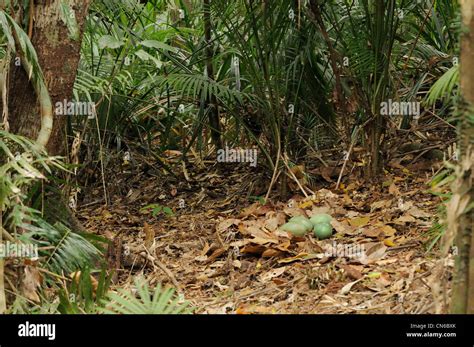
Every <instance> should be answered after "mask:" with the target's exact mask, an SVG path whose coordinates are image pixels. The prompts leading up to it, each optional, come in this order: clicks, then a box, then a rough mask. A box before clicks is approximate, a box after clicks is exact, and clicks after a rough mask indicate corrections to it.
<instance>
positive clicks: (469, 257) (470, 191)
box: [448, 0, 474, 314]
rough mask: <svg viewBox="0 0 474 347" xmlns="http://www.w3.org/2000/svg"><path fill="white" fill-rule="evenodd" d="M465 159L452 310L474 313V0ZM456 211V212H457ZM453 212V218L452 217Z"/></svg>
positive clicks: (456, 199) (457, 197) (466, 12)
mask: <svg viewBox="0 0 474 347" xmlns="http://www.w3.org/2000/svg"><path fill="white" fill-rule="evenodd" d="M461 4H462V21H463V27H464V28H463V31H462V38H461V74H460V75H461V92H462V100H461V103H460V105H459V106H460V107H459V109H460V111H461V117H462V119H461V122H460V132H459V136H460V138H459V145H460V146H459V147H460V149H461V160H460V165H459V168H458V170H457V180H456V182H455V185H454V190H453V197H452V200H451V202H450V204H451V205H450V206H449V207H448V221H449V231H451V232H452V233H453V234H454V235H455V238H456V247H457V250H458V256H457V259H456V267H455V275H454V282H453V293H452V300H451V312H452V313H470V314H472V313H474V232H473V227H474V209H472V207H471V206H472V204H473V202H474V187H473V181H474V146H473V145H474V0H464V1H461ZM453 211H454V212H453ZM450 216H451V218H450Z"/></svg>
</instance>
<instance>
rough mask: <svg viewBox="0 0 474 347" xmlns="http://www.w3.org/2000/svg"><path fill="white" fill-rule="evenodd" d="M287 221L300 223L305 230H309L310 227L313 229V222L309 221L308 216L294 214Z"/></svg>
mask: <svg viewBox="0 0 474 347" xmlns="http://www.w3.org/2000/svg"><path fill="white" fill-rule="evenodd" d="M289 223H298V224H302V225H304V227H305V228H306V231H310V230H311V229H313V223H311V222H310V221H309V219H308V218H306V217H303V216H296V217H293V218H290V220H289Z"/></svg>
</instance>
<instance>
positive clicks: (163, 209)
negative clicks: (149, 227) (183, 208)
mask: <svg viewBox="0 0 474 347" xmlns="http://www.w3.org/2000/svg"><path fill="white" fill-rule="evenodd" d="M140 212H142V213H148V212H150V213H151V215H152V216H153V217H156V216H158V215H159V214H164V215H165V216H167V217H172V216H174V212H173V210H172V209H171V208H169V207H167V206H163V205H160V204H151V205H147V206H145V207H143V208H141V209H140Z"/></svg>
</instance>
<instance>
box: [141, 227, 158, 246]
mask: <svg viewBox="0 0 474 347" xmlns="http://www.w3.org/2000/svg"><path fill="white" fill-rule="evenodd" d="M143 231H144V233H145V247H146V248H147V249H151V247H152V246H153V242H154V241H155V229H154V228H152V227H151V226H150V225H149V224H148V223H147V222H145V223H144V224H143Z"/></svg>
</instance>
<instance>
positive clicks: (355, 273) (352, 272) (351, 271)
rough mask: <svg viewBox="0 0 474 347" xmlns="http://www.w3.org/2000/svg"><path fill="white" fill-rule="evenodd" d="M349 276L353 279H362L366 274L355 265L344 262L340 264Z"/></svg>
mask: <svg viewBox="0 0 474 347" xmlns="http://www.w3.org/2000/svg"><path fill="white" fill-rule="evenodd" d="M340 267H341V268H342V269H343V270H344V272H345V273H346V274H347V276H348V277H349V278H351V279H353V280H358V279H361V278H362V277H363V276H364V275H362V272H360V271H359V270H358V269H357V268H356V267H355V266H351V265H347V264H343V265H341V266H340Z"/></svg>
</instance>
